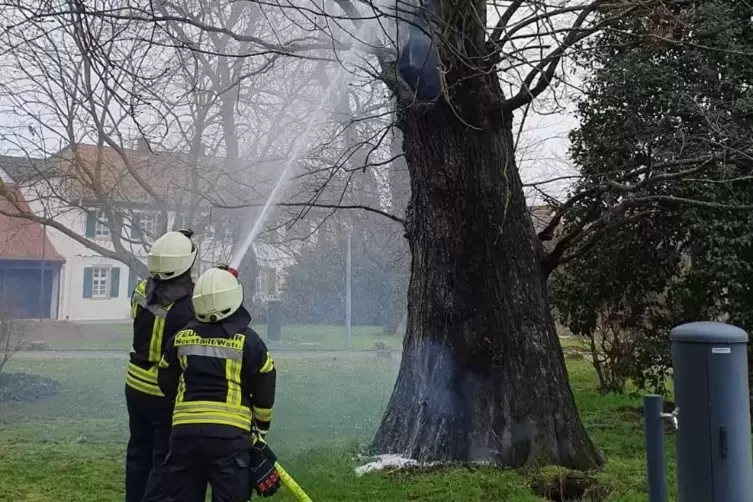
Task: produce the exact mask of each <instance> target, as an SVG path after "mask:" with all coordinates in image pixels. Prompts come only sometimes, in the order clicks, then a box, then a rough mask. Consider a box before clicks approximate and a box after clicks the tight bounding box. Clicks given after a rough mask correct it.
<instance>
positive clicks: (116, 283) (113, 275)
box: [110, 267, 120, 298]
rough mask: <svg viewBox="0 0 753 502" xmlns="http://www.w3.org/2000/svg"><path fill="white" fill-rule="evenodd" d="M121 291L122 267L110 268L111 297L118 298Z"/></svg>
mask: <svg viewBox="0 0 753 502" xmlns="http://www.w3.org/2000/svg"><path fill="white" fill-rule="evenodd" d="M119 292H120V267H112V268H111V269H110V298H117V297H118V293H119Z"/></svg>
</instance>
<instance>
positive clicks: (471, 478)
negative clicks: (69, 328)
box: [0, 353, 674, 502]
mask: <svg viewBox="0 0 753 502" xmlns="http://www.w3.org/2000/svg"><path fill="white" fill-rule="evenodd" d="M276 359H277V363H278V368H279V375H280V376H279V387H278V388H279V391H278V396H279V398H278V404H277V406H276V407H275V410H276V418H275V421H274V424H273V432H272V433H271V434H270V444H271V445H272V446H273V448H274V449H275V450H276V451H277V453H278V454H279V456H280V458H281V462H283V465H285V466H286V468H287V469H288V470H289V471H290V473H291V474H293V475H294V477H295V478H296V480H297V481H298V482H299V483H300V484H301V486H303V487H304V489H306V491H307V492H308V493H309V495H310V496H311V498H312V499H313V500H314V501H316V502H322V501H326V502H328V501H354V502H360V501H373V502H378V501H386V502H389V501H408V500H410V501H434V500H436V501H441V500H463V501H478V502H482V501H510V502H528V501H531V502H533V501H541V500H543V499H540V498H538V497H536V496H535V495H533V493H532V492H531V489H530V488H529V486H530V483H531V480H532V478H533V477H536V476H543V475H544V474H546V475H549V474H551V472H552V469H551V468H548V469H546V470H544V471H542V472H539V473H536V472H525V473H524V472H517V471H513V470H500V469H494V468H488V467H486V468H466V467H457V468H452V469H443V470H438V471H424V472H420V471H412V472H399V473H391V474H369V475H366V476H364V477H362V478H357V477H356V476H355V475H354V473H353V468H354V466H355V465H356V461H355V460H354V455H355V453H356V451H357V449H358V447H359V446H360V445H363V444H364V443H365V442H366V441H368V439H369V438H370V437H371V435H372V434H373V432H374V430H375V428H376V426H377V424H378V420H379V417H380V414H381V412H382V410H383V408H384V406H385V405H386V402H387V399H388V398H389V395H390V392H391V390H392V384H393V382H394V378H395V375H396V370H397V363H398V360H397V357H394V358H393V359H385V358H380V357H377V356H376V355H375V354H374V353H357V354H344V355H343V356H338V357H335V358H333V357H332V356H324V355H316V354H308V355H307V354H304V355H300V354H284V353H281V354H279V355H278V356H277V358H276ZM568 364H569V370H570V376H571V380H572V384H573V388H574V391H575V393H576V398H577V400H578V405H579V408H580V411H581V416H582V418H583V420H584V422H585V423H586V425H587V427H588V430H589V432H590V434H591V436H592V437H593V439H594V440H595V441H596V443H597V444H598V446H599V447H600V448H602V449H603V450H604V452H605V453H606V455H607V458H608V463H607V466H606V468H605V469H604V471H603V472H601V473H598V474H597V477H598V478H599V480H600V481H601V482H602V483H603V484H604V485H606V486H607V487H608V489H609V491H610V495H609V496H608V498H606V499H604V500H607V501H614V502H617V501H619V502H645V500H646V499H647V495H646V490H645V474H644V453H643V433H642V428H641V423H640V418H639V415H638V413H637V412H636V409H635V408H636V406H638V405H639V404H640V403H639V400H638V399H634V398H631V397H628V396H610V397H603V396H599V395H598V394H597V393H596V392H595V390H594V388H595V376H594V374H593V372H592V370H591V368H590V366H589V364H588V363H587V361H585V360H571V361H569V362H568ZM8 370H9V371H13V372H27V373H34V374H38V375H43V376H47V377H52V378H55V379H57V380H59V381H60V382H61V383H62V384H63V390H62V391H61V393H60V394H58V395H57V396H54V397H52V398H48V399H46V400H43V401H40V402H36V403H32V404H16V403H0V501H8V502H11V501H12V502H47V501H50V502H52V501H58V500H59V501H64V502H96V501H102V502H110V501H112V502H115V501H119V500H122V480H123V452H124V444H125V441H126V437H127V436H126V412H125V404H124V400H123V374H124V363H122V362H121V361H117V360H105V359H88V360H81V359H44V360H43V359H38V360H37V359H24V360H20V359H19V360H16V361H13V362H12V363H11V364H10V368H9V369H8ZM667 451H668V455H667V456H668V466H669V470H670V478H671V479H670V480H669V486H670V492H671V493H670V496H671V497H673V496H674V478H673V476H674V471H673V465H674V443H673V441H672V438H671V437H668V441H667ZM274 500H278V501H281V502H282V501H293V500H294V499H293V497H292V495H290V494H289V493H287V492H282V494H281V495H280V496H279V497H277V498H275V499H274Z"/></svg>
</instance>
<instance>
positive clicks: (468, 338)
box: [375, 79, 602, 469]
mask: <svg viewBox="0 0 753 502" xmlns="http://www.w3.org/2000/svg"><path fill="white" fill-rule="evenodd" d="M474 80H475V81H476V84H478V83H479V80H480V79H474ZM476 84H472V83H470V84H467V85H468V86H470V85H476ZM482 86H483V87H486V84H482ZM483 87H482V89H481V91H482V92H481V93H479V92H478V88H476V89H469V91H471V92H465V93H464V92H455V93H454V94H455V96H459V95H461V96H462V95H463V94H465V95H466V96H468V100H467V101H466V102H459V101H458V100H457V99H455V100H454V102H453V106H454V107H455V109H452V108H451V107H450V106H448V105H447V104H446V102H444V101H443V100H440V101H439V102H437V103H426V104H414V105H412V106H409V107H407V108H406V109H404V110H402V111H401V112H400V114H399V118H398V126H399V127H400V129H401V130H402V131H403V133H404V149H405V156H406V159H407V161H408V166H409V170H410V177H411V190H412V194H411V202H410V206H409V208H408V214H407V224H406V228H407V237H408V241H409V244H410V248H411V252H412V256H413V259H412V263H411V279H410V286H409V296H408V325H407V333H406V336H405V340H404V343H403V357H402V363H401V366H400V372H399V374H398V377H397V382H396V384H395V388H394V390H393V393H392V397H391V399H390V401H389V404H388V406H387V410H386V412H385V415H384V417H383V419H382V423H381V425H380V427H379V430H378V432H377V435H376V438H375V448H376V450H378V452H380V453H398V454H403V455H406V456H409V457H411V458H414V459H417V460H420V461H432V460H460V461H465V460H470V461H481V460H488V461H494V462H498V463H500V464H503V465H506V466H514V467H519V466H524V465H542V464H559V465H564V466H567V467H571V468H576V469H590V468H595V467H597V466H598V465H600V464H601V462H602V457H601V454H600V453H599V451H598V450H597V449H596V448H595V446H594V445H593V443H592V442H591V440H590V439H589V437H588V435H587V434H586V431H585V430H584V427H583V424H582V423H581V421H580V418H579V416H578V413H577V410H576V406H575V402H574V399H573V394H572V391H571V389H570V385H569V383H568V377H567V370H566V368H565V361H564V357H563V354H562V349H561V347H560V345H559V340H558V338H557V335H556V332H555V327H554V322H553V319H552V315H551V313H550V310H549V303H548V298H547V291H546V281H545V278H544V277H543V274H542V270H541V265H540V246H539V245H538V243H537V242H536V237H535V234H534V230H533V227H532V223H531V220H530V217H529V214H528V209H527V207H526V201H525V197H524V195H523V190H522V186H521V181H520V177H519V175H518V171H517V167H516V164H515V159H514V151H513V138H512V132H511V126H512V114H507V113H503V112H502V111H501V110H502V106H501V97H499V98H497V97H495V96H491V97H490V96H489V95H490V94H494V91H493V90H492V92H489V91H488V88H487V90H486V91H485V90H484V88H483ZM456 91H457V89H456ZM484 93H485V94H486V95H485V96H484V95H483V94H484ZM480 94H481V95H480ZM490 100H491V102H490ZM484 101H486V103H484ZM458 116H463V117H470V118H473V119H474V126H475V127H471V126H468V125H466V123H465V121H464V120H463V119H460V118H458ZM469 121H470V119H469Z"/></svg>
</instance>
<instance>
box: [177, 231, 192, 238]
mask: <svg viewBox="0 0 753 502" xmlns="http://www.w3.org/2000/svg"><path fill="white" fill-rule="evenodd" d="M178 232H180V233H182V234H183V235H185V236H186V237H188V238H189V239H190V238H191V237H193V230H191V229H190V228H181V229H180V230H178Z"/></svg>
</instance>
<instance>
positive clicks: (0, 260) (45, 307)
mask: <svg viewBox="0 0 753 502" xmlns="http://www.w3.org/2000/svg"><path fill="white" fill-rule="evenodd" d="M9 161H10V159H8V158H3V157H0V183H1V184H2V185H3V186H4V188H5V190H6V192H5V194H6V195H5V197H2V198H0V308H10V309H12V310H13V311H14V312H15V314H16V315H17V316H18V317H20V318H24V319H26V318H34V319H50V318H52V319H56V318H57V316H58V307H59V305H58V301H59V297H60V278H61V269H62V267H63V265H64V264H65V258H64V257H63V256H61V255H60V253H58V252H57V250H56V249H55V245H54V244H53V243H52V241H51V240H50V238H49V236H48V235H47V228H46V227H45V226H44V225H42V224H40V223H38V222H35V221H30V220H28V219H23V218H18V217H14V216H13V215H14V214H16V215H18V214H24V213H28V212H30V211H31V208H30V207H29V203H28V201H27V200H26V198H25V197H24V195H23V193H22V190H20V189H19V188H17V187H15V186H13V185H12V183H11V182H10V180H9V178H8V176H7V174H6V173H4V172H2V165H3V164H6V163H7V162H9Z"/></svg>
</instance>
